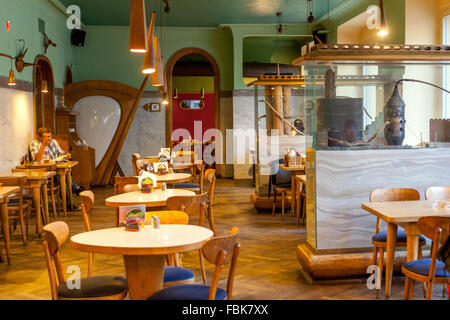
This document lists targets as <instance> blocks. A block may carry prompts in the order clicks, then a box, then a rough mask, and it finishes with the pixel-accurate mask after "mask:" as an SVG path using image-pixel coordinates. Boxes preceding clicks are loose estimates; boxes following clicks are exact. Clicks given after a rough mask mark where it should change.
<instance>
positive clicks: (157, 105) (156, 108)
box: [150, 102, 161, 112]
mask: <svg viewBox="0 0 450 320" xmlns="http://www.w3.org/2000/svg"><path fill="white" fill-rule="evenodd" d="M160 111H161V104H160V103H157V102H152V103H150V112H160Z"/></svg>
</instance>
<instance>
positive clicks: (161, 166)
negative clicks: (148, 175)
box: [153, 162, 169, 175]
mask: <svg viewBox="0 0 450 320" xmlns="http://www.w3.org/2000/svg"><path fill="white" fill-rule="evenodd" d="M153 168H154V170H155V173H156V174H157V175H165V174H168V173H169V164H168V163H167V162H155V163H153Z"/></svg>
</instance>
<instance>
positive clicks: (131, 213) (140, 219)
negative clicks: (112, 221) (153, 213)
mask: <svg viewBox="0 0 450 320" xmlns="http://www.w3.org/2000/svg"><path fill="white" fill-rule="evenodd" d="M119 223H120V225H122V226H123V225H124V226H125V230H126V231H140V230H141V229H142V228H143V227H144V223H145V206H126V207H119Z"/></svg>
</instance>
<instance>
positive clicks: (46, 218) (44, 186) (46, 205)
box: [42, 182, 50, 225]
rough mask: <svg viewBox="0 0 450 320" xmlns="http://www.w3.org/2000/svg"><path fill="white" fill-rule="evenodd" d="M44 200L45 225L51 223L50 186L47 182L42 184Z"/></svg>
mask: <svg viewBox="0 0 450 320" xmlns="http://www.w3.org/2000/svg"><path fill="white" fill-rule="evenodd" d="M42 201H43V202H44V203H43V204H44V218H45V219H44V220H45V221H44V225H46V224H49V223H50V215H49V213H48V188H47V182H44V183H43V184H42Z"/></svg>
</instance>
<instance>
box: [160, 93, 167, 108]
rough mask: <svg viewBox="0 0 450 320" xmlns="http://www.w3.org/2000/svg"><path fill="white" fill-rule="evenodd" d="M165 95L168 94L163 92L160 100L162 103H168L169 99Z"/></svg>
mask: <svg viewBox="0 0 450 320" xmlns="http://www.w3.org/2000/svg"><path fill="white" fill-rule="evenodd" d="M167 96H168V95H167V93H164V94H163V100H162V102H161V103H162V104H163V105H168V104H169V99H168V97H167Z"/></svg>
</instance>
